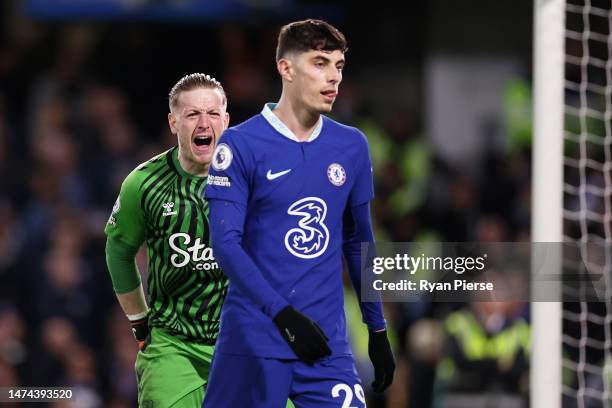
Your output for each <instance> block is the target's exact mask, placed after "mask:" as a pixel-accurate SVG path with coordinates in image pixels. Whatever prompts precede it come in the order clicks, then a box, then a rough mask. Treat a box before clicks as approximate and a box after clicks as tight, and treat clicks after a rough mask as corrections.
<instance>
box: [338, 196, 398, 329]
mask: <svg viewBox="0 0 612 408" xmlns="http://www.w3.org/2000/svg"><path fill="white" fill-rule="evenodd" d="M343 236H344V241H343V246H342V251H343V253H344V258H345V259H346V264H347V266H348V272H349V276H350V278H351V282H352V283H353V287H354V288H355V292H356V293H357V298H358V299H359V306H360V308H361V315H362V316H363V322H364V323H365V324H366V325H367V326H368V328H369V329H371V330H375V331H379V330H382V329H385V328H386V326H387V324H386V322H385V316H384V315H383V310H382V304H381V302H380V301H377V302H362V301H361V267H360V266H361V243H362V242H367V243H370V247H371V248H372V251H369V253H368V257H367V259H368V260H370V261H371V260H372V259H373V258H374V256H376V255H375V254H374V252H375V250H374V234H373V232H372V225H371V222H370V203H369V202H366V203H364V204H361V205H358V206H355V207H350V206H348V207H347V208H346V210H345V211H344V219H343ZM366 262H367V261H366Z"/></svg>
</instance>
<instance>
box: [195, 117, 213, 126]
mask: <svg viewBox="0 0 612 408" xmlns="http://www.w3.org/2000/svg"><path fill="white" fill-rule="evenodd" d="M197 126H198V128H202V129H207V128H208V127H209V126H210V118H209V117H208V115H200V117H199V119H198V124H197Z"/></svg>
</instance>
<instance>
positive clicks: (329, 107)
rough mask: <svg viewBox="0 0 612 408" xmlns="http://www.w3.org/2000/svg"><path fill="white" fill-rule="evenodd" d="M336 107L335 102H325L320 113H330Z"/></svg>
mask: <svg viewBox="0 0 612 408" xmlns="http://www.w3.org/2000/svg"><path fill="white" fill-rule="evenodd" d="M333 107H334V102H333V101H332V102H323V103H322V104H321V105H320V106H319V112H321V113H329V112H331V111H332V108H333Z"/></svg>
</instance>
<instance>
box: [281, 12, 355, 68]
mask: <svg viewBox="0 0 612 408" xmlns="http://www.w3.org/2000/svg"><path fill="white" fill-rule="evenodd" d="M310 50H319V51H335V50H340V51H342V52H346V51H347V50H348V47H347V43H346V38H345V37H344V34H342V33H341V32H340V30H338V29H337V28H336V27H334V26H333V25H331V24H329V23H327V22H325V21H323V20H314V19H308V20H303V21H295V22H293V23H289V24H287V25H284V26H283V27H282V28H281V29H280V32H279V34H278V43H277V45H276V61H278V60H280V59H281V58H283V57H284V56H285V55H287V53H290V52H295V51H297V52H306V51H310Z"/></svg>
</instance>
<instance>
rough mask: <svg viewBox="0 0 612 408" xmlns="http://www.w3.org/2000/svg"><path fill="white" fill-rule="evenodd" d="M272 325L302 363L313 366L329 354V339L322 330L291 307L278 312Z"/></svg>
mask: <svg viewBox="0 0 612 408" xmlns="http://www.w3.org/2000/svg"><path fill="white" fill-rule="evenodd" d="M274 323H275V324H276V327H278V330H279V331H280V333H281V336H283V338H284V339H285V341H286V342H287V344H289V347H291V349H292V350H293V352H294V353H295V354H296V355H297V356H298V358H299V359H300V360H302V361H303V362H305V363H308V364H313V363H314V362H315V361H316V360H318V359H320V358H323V357H326V356H329V355H330V354H331V350H330V349H329V346H328V345H327V340H329V338H328V337H327V336H326V335H325V333H323V330H321V328H320V327H319V326H318V325H317V324H316V323H315V322H314V321H312V320H311V319H309V318H308V317H307V316H305V315H303V314H302V313H300V312H298V311H297V310H295V309H294V308H293V307H291V306H287V307H286V308H284V309H283V310H281V311H280V312H278V314H277V315H276V317H274Z"/></svg>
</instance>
